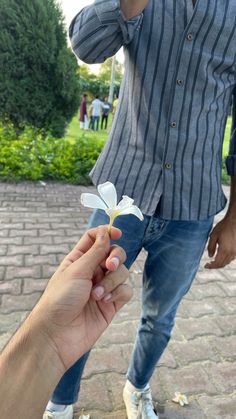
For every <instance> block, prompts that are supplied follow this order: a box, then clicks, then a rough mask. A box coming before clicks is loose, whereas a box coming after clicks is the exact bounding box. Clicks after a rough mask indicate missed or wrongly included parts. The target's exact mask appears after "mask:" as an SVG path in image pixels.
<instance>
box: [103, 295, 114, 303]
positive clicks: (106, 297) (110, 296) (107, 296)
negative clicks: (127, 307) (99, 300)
mask: <svg viewBox="0 0 236 419" xmlns="http://www.w3.org/2000/svg"><path fill="white" fill-rule="evenodd" d="M111 298H112V294H111V293H109V294H107V295H106V296H105V297H104V298H103V301H110V300H111Z"/></svg>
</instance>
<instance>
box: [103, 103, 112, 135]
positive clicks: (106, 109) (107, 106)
mask: <svg viewBox="0 0 236 419" xmlns="http://www.w3.org/2000/svg"><path fill="white" fill-rule="evenodd" d="M110 109H111V106H110V103H108V98H107V97H105V98H104V102H103V104H102V121H101V129H103V126H104V124H105V129H107V124H108V116H109V112H110Z"/></svg>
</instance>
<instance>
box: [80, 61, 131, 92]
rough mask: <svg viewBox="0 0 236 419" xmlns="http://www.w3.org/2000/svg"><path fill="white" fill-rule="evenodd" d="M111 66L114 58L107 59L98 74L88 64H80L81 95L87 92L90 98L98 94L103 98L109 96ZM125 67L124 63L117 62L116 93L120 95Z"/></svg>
mask: <svg viewBox="0 0 236 419" xmlns="http://www.w3.org/2000/svg"><path fill="white" fill-rule="evenodd" d="M111 67H112V58H109V59H108V60H106V61H105V62H104V63H103V64H101V66H100V71H99V73H98V74H95V73H92V72H91V70H90V68H89V66H88V65H87V64H82V65H80V66H79V70H78V74H79V87H80V95H82V94H83V93H87V94H88V95H89V96H90V99H91V98H92V97H94V96H96V95H99V96H100V97H101V98H103V97H105V96H108V93H109V88H110V80H111ZM122 73H123V69H122V65H121V64H120V63H119V62H118V61H117V62H116V81H115V94H116V95H118V93H119V89H120V83H121V79H122V75H123V74H122Z"/></svg>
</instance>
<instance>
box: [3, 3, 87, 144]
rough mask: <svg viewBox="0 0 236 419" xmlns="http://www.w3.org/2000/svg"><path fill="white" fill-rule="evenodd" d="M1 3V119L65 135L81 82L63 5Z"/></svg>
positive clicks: (76, 106) (74, 108)
mask: <svg viewBox="0 0 236 419" xmlns="http://www.w3.org/2000/svg"><path fill="white" fill-rule="evenodd" d="M0 4H1V14H0V26H1V32H0V118H1V119H2V120H7V121H11V122H12V123H13V124H14V126H15V127H17V128H18V129H22V128H24V126H26V125H31V126H34V127H36V128H39V129H42V130H44V131H45V132H51V134H52V135H54V136H63V135H64V132H65V128H66V125H67V124H68V122H69V121H70V120H71V118H72V117H73V115H74V114H75V112H76V111H77V109H78V106H79V97H78V96H79V84H78V76H77V62H76V59H75V57H74V55H73V54H72V52H71V51H70V50H69V49H68V47H67V37H66V31H65V28H64V21H63V16H62V12H61V10H60V7H59V6H58V3H57V2H56V0H21V1H19V0H0Z"/></svg>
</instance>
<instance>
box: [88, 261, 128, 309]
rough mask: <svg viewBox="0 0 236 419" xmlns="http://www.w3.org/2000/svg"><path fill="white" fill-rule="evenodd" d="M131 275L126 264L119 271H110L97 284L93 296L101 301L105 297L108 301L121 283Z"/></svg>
mask: <svg viewBox="0 0 236 419" xmlns="http://www.w3.org/2000/svg"><path fill="white" fill-rule="evenodd" d="M128 277H129V271H128V269H126V267H125V266H124V265H121V266H120V267H119V268H118V269H117V271H114V272H110V273H108V274H107V275H105V277H104V279H103V280H102V281H101V282H100V283H99V284H97V285H96V286H95V287H94V288H93V290H92V292H91V298H92V299H94V300H96V301H99V300H102V299H105V301H108V299H109V297H110V296H111V294H112V293H113V291H114V290H115V289H116V288H117V287H118V286H119V285H121V284H123V283H124V282H125V281H126V280H127V278H128Z"/></svg>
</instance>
